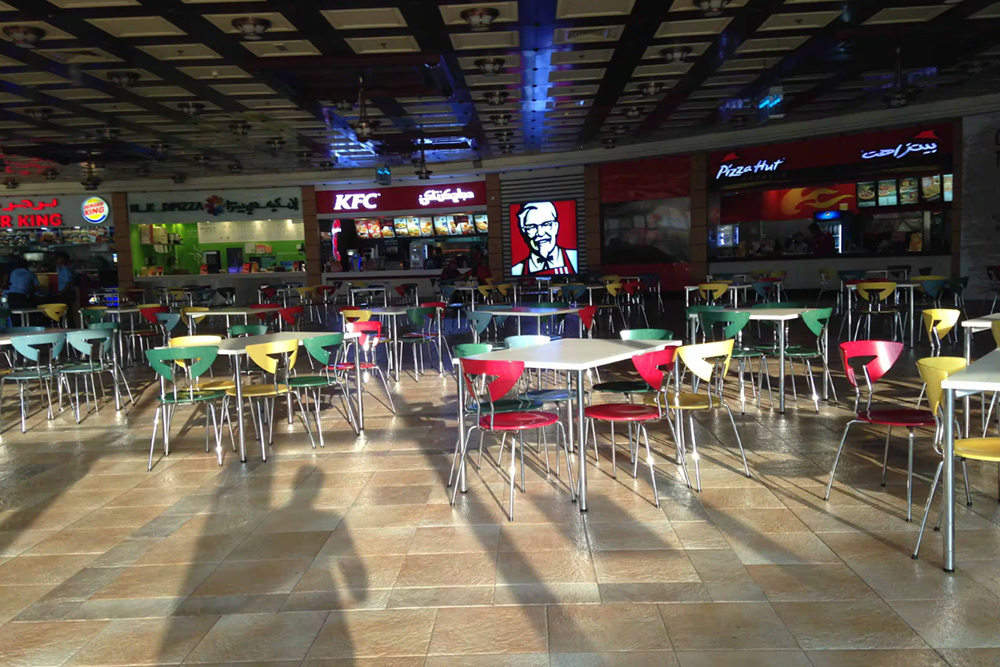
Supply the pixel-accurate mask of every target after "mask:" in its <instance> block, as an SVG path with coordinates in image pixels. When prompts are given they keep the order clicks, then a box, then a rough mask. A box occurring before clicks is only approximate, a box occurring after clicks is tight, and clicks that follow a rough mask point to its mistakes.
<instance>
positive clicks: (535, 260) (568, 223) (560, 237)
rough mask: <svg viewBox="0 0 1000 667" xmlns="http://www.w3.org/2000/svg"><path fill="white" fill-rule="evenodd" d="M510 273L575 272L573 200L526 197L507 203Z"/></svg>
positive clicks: (575, 252) (567, 273) (575, 225)
mask: <svg viewBox="0 0 1000 667" xmlns="http://www.w3.org/2000/svg"><path fill="white" fill-rule="evenodd" d="M510 225H511V235H510V238H511V274H512V275H514V276H559V275H569V274H574V273H576V272H577V270H578V267H579V258H578V255H577V220H576V200H575V199H567V200H555V201H544V200H542V201H530V202H524V203H522V204H513V205H511V207H510Z"/></svg>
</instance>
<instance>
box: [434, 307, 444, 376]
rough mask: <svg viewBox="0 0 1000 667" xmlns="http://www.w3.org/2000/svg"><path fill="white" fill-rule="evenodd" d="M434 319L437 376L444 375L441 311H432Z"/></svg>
mask: <svg viewBox="0 0 1000 667" xmlns="http://www.w3.org/2000/svg"><path fill="white" fill-rule="evenodd" d="M434 318H435V320H436V321H437V344H438V375H444V340H442V336H441V309H440V308H435V309H434Z"/></svg>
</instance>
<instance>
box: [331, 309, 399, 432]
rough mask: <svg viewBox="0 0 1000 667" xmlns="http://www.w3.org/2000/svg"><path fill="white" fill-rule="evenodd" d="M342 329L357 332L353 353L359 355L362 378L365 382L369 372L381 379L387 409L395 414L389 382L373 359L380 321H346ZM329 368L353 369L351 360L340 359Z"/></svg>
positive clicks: (345, 370)
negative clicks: (387, 401) (386, 400)
mask: <svg viewBox="0 0 1000 667" xmlns="http://www.w3.org/2000/svg"><path fill="white" fill-rule="evenodd" d="M344 330H345V331H346V332H347V333H357V334H359V337H358V339H357V345H356V346H355V348H354V354H357V355H361V361H360V362H359V366H360V367H361V370H362V371H363V372H364V374H365V377H364V378H363V380H364V381H365V382H367V376H368V374H369V373H371V374H374V375H377V376H378V377H379V379H380V380H381V381H382V388H383V389H385V395H386V397H387V398H388V399H389V409H390V410H391V411H392V414H396V406H395V404H394V403H393V402H392V393H391V392H390V391H389V382H388V381H387V380H386V377H385V372H384V371H383V370H382V367H381V366H379V365H378V363H376V360H375V351H376V348H377V347H378V344H379V342H380V341H381V340H382V323H381V322H377V321H368V322H347V323H346V324H345V325H344ZM330 368H331V369H333V370H338V371H343V372H345V373H350V372H351V371H354V370H355V368H354V362H353V361H341V362H338V363H336V364H332V365H331V366H330ZM364 391H367V390H364ZM369 393H371V392H369ZM358 400H361V397H360V396H359V397H358Z"/></svg>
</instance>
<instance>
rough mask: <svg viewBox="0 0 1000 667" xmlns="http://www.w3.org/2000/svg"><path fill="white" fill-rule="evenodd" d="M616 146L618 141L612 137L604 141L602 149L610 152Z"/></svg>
mask: <svg viewBox="0 0 1000 667" xmlns="http://www.w3.org/2000/svg"><path fill="white" fill-rule="evenodd" d="M616 146H618V140H617V139H615V138H614V137H606V138H605V139H604V147H605V148H607V149H608V150H611V149H612V148H615V147H616Z"/></svg>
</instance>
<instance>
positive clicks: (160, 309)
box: [139, 305, 170, 324]
mask: <svg viewBox="0 0 1000 667" xmlns="http://www.w3.org/2000/svg"><path fill="white" fill-rule="evenodd" d="M169 312H170V309H169V308H167V307H166V306H160V305H155V306H149V305H146V306H145V307H144V306H139V314H140V315H142V317H143V319H144V320H146V321H147V322H149V323H150V324H159V323H160V322H159V320H157V319H156V316H157V315H158V314H160V313H169Z"/></svg>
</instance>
